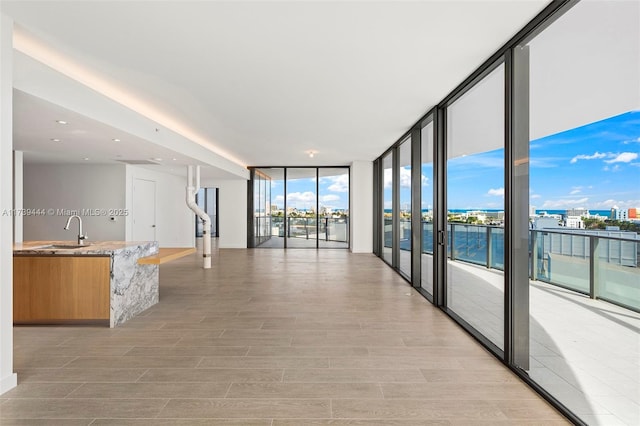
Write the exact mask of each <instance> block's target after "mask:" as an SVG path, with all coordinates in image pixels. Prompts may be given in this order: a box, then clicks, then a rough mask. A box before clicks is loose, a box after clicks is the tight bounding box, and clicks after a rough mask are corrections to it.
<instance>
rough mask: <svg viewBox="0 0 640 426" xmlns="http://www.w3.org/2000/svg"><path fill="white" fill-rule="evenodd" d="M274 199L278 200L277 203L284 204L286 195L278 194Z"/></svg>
mask: <svg viewBox="0 0 640 426" xmlns="http://www.w3.org/2000/svg"><path fill="white" fill-rule="evenodd" d="M274 201H275V202H276V204H284V195H276V198H274Z"/></svg>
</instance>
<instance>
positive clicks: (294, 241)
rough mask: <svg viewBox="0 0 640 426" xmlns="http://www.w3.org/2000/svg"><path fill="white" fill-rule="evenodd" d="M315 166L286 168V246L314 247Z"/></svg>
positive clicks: (316, 220) (316, 197)
mask: <svg viewBox="0 0 640 426" xmlns="http://www.w3.org/2000/svg"><path fill="white" fill-rule="evenodd" d="M316 181H317V173H316V169H315V168H288V169H287V221H286V228H285V234H286V238H287V247H288V248H316V247H317V237H318V231H319V229H318V209H317V204H318V191H317V188H316Z"/></svg>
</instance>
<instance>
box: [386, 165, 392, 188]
mask: <svg viewBox="0 0 640 426" xmlns="http://www.w3.org/2000/svg"><path fill="white" fill-rule="evenodd" d="M392 181H393V173H392V170H391V169H384V187H385V188H391V182H392Z"/></svg>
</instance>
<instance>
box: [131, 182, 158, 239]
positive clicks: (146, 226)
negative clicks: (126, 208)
mask: <svg viewBox="0 0 640 426" xmlns="http://www.w3.org/2000/svg"><path fill="white" fill-rule="evenodd" d="M132 213H133V232H132V236H133V240H134V241H155V240H156V183H155V182H154V181H152V180H145V179H134V180H133V212H132Z"/></svg>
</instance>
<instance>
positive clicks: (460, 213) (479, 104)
mask: <svg viewBox="0 0 640 426" xmlns="http://www.w3.org/2000/svg"><path fill="white" fill-rule="evenodd" d="M446 124H447V164H446V170H447V180H446V182H447V210H448V211H447V222H448V223H447V228H448V229H447V230H448V246H447V249H448V253H449V262H448V263H447V275H446V276H447V283H446V306H447V308H448V309H451V310H452V311H453V312H455V313H456V314H457V315H458V316H460V317H461V318H462V319H463V320H464V321H466V322H467V323H468V324H470V325H471V326H472V327H473V328H475V329H476V330H478V331H479V332H480V333H482V335H483V336H484V337H487V338H488V339H489V340H490V341H491V342H492V343H493V344H495V345H496V346H497V347H498V348H500V349H503V347H504V273H503V272H502V270H501V269H502V268H500V266H501V265H495V262H494V261H493V259H492V256H491V254H492V246H493V245H497V246H499V247H504V233H503V232H502V225H503V220H504V180H505V174H504V65H502V64H500V65H498V66H497V67H496V68H495V69H494V70H493V71H492V72H491V73H489V74H488V75H487V76H485V77H484V78H483V79H482V80H480V82H478V83H476V84H475V85H474V86H473V87H471V88H469V90H468V91H467V92H465V93H464V94H463V95H462V96H461V97H460V98H458V99H457V100H455V101H454V102H453V103H452V104H451V105H449V106H448V108H447V123H446ZM495 266H498V267H497V268H496V267H495Z"/></svg>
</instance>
